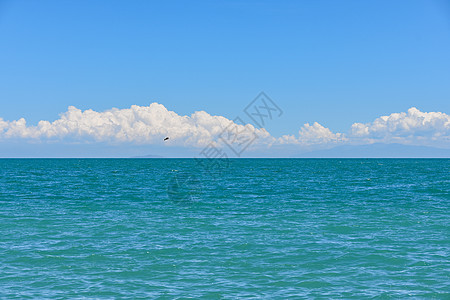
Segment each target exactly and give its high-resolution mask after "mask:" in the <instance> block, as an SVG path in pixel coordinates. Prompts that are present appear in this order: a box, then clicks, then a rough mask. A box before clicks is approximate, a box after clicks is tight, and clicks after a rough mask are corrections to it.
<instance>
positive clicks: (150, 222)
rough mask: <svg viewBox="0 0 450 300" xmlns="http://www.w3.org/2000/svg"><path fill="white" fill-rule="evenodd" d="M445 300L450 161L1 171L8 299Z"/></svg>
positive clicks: (179, 163)
mask: <svg viewBox="0 0 450 300" xmlns="http://www.w3.org/2000/svg"><path fill="white" fill-rule="evenodd" d="M405 298H412V299H450V159H244V158H242V159H157V158H155V159H0V299H405Z"/></svg>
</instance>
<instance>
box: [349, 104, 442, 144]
mask: <svg viewBox="0 0 450 300" xmlns="http://www.w3.org/2000/svg"><path fill="white" fill-rule="evenodd" d="M350 136H351V138H352V140H365V141H370V142H374V141H382V142H400V143H414V142H420V143H422V144H423V143H427V142H428V143H432V142H439V141H441V142H442V141H444V140H448V139H449V137H450V116H449V115H447V114H445V113H442V112H421V111H420V110H418V109H417V108H415V107H412V108H410V109H408V112H406V113H405V112H402V113H393V114H391V115H389V116H382V117H379V118H377V119H375V120H374V121H373V122H372V123H367V124H362V123H354V124H353V125H352V127H351V132H350Z"/></svg>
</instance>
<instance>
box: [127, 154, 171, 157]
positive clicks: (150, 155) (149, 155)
mask: <svg viewBox="0 0 450 300" xmlns="http://www.w3.org/2000/svg"><path fill="white" fill-rule="evenodd" d="M131 158H164V156H161V155H153V154H148V155H142V156H133V157H131Z"/></svg>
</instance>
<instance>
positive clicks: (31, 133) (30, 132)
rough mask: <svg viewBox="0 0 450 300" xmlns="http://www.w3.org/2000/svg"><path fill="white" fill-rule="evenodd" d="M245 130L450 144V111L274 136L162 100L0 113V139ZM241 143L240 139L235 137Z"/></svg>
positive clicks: (321, 140)
mask: <svg viewBox="0 0 450 300" xmlns="http://www.w3.org/2000/svg"><path fill="white" fill-rule="evenodd" d="M230 125H232V126H234V127H235V128H237V129H238V130H239V131H240V132H241V133H242V134H247V135H248V134H255V135H256V136H257V137H258V138H257V139H256V140H255V142H254V143H253V144H252V145H251V148H250V149H261V148H269V147H271V146H273V145H279V146H283V145H294V146H297V147H299V148H301V147H302V146H305V147H314V146H317V147H321V146H322V147H323V146H327V145H338V144H371V143H376V142H382V143H400V144H408V145H427V146H438V147H445V148H450V116H449V115H447V114H445V113H442V112H421V111H420V110H418V109H417V108H415V107H412V108H410V109H408V111H407V112H400V113H392V114H390V115H388V116H380V117H379V118H376V119H375V120H374V121H373V122H369V123H354V124H353V125H352V126H351V128H350V129H349V131H348V132H347V133H333V132H332V131H331V130H330V129H329V128H327V127H324V126H323V125H321V124H319V123H317V122H314V123H313V124H312V125H311V124H309V123H306V124H304V125H303V126H301V127H300V129H299V131H298V135H284V136H281V137H273V136H272V135H271V134H270V133H269V132H268V131H267V130H265V129H264V128H256V127H255V126H253V125H252V124H246V125H243V124H236V123H235V122H234V121H232V120H230V119H228V118H225V117H223V116H213V115H210V114H208V113H207V112H205V111H197V112H194V113H193V114H191V115H190V116H182V115H178V114H177V113H176V112H173V111H169V110H168V109H167V108H166V107H165V106H164V105H162V104H159V103H152V104H150V105H149V106H137V105H133V106H131V107H130V108H127V109H117V108H113V109H110V110H107V111H104V112H96V111H94V110H91V109H89V110H85V111H82V110H80V109H78V108H76V107H74V106H70V107H69V108H68V110H67V112H65V113H63V114H61V116H60V118H59V119H57V120H55V121H54V122H49V121H45V120H43V121H40V122H39V123H38V124H37V125H36V126H28V125H27V122H26V120H25V119H24V118H21V119H19V120H15V121H5V120H3V119H2V118H0V141H3V142H4V141H8V140H12V139H15V140H16V139H19V140H25V141H40V142H46V141H61V142H67V141H75V142H77V143H80V142H87V143H92V142H108V143H111V144H121V143H135V144H140V145H142V144H144V145H152V144H155V145H156V144H157V145H161V144H163V142H162V139H163V138H164V137H166V136H170V142H169V143H165V145H167V146H185V147H204V146H206V145H208V144H209V143H211V142H218V143H220V142H219V136H220V135H221V133H222V132H223V131H224V130H225V129H226V128H229V126H230ZM235 142H237V143H239V141H235Z"/></svg>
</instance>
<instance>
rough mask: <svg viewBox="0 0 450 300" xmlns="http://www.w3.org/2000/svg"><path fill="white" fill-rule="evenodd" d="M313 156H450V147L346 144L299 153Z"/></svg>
mask: <svg viewBox="0 0 450 300" xmlns="http://www.w3.org/2000/svg"><path fill="white" fill-rule="evenodd" d="M296 157H305V158H306V157H311V158H320V157H323V158H372V157H373V158H450V149H442V148H433V147H427V146H408V145H402V144H381V143H376V144H371V145H358V146H355V145H344V146H338V147H334V148H331V149H327V150H317V151H311V152H307V153H302V154H299V155H298V156H296Z"/></svg>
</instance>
